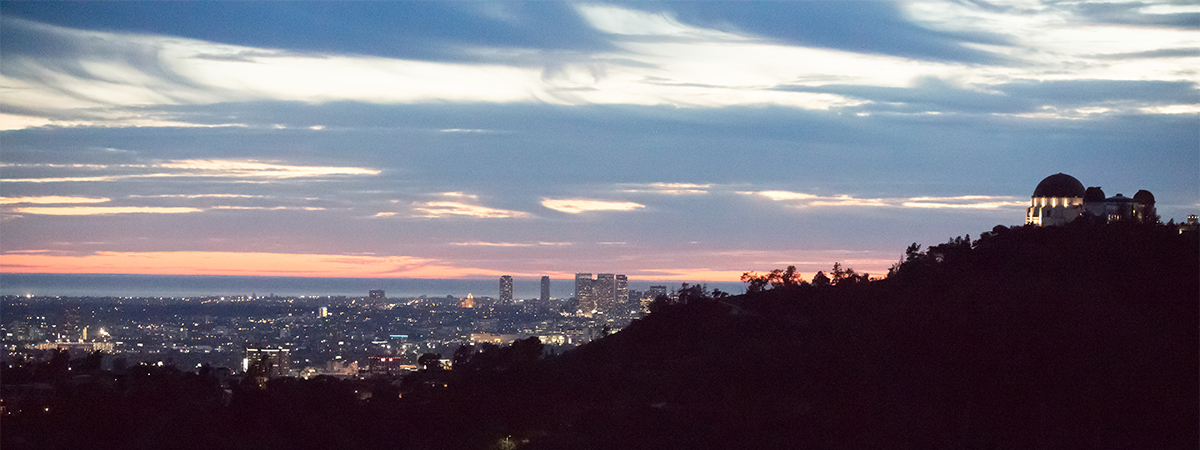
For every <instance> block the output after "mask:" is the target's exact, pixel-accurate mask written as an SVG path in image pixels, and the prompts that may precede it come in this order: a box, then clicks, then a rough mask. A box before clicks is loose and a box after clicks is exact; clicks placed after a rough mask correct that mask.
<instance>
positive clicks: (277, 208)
mask: <svg viewBox="0 0 1200 450" xmlns="http://www.w3.org/2000/svg"><path fill="white" fill-rule="evenodd" d="M212 209H235V210H263V211H283V210H296V211H325V208H321V207H316V206H213V207H212Z"/></svg>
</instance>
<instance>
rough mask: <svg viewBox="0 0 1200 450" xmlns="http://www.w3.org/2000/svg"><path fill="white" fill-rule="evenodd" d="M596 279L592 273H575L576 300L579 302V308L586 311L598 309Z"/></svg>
mask: <svg viewBox="0 0 1200 450" xmlns="http://www.w3.org/2000/svg"><path fill="white" fill-rule="evenodd" d="M594 281H595V280H593V279H592V274H590V273H577V274H575V300H576V301H577V302H579V309H580V310H581V311H583V312H585V313H590V312H592V311H595V310H596V291H595V288H594V286H593V285H594Z"/></svg>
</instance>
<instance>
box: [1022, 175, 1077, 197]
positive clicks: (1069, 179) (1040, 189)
mask: <svg viewBox="0 0 1200 450" xmlns="http://www.w3.org/2000/svg"><path fill="white" fill-rule="evenodd" d="M1085 193H1086V190H1085V189H1084V188H1083V183H1080V182H1079V180H1076V179H1075V177H1073V176H1070V175H1067V174H1065V173H1057V174H1054V175H1050V176H1048V177H1046V179H1044V180H1042V182H1041V183H1038V185H1037V189H1034V190H1033V196H1034V197H1035V198H1037V197H1083V196H1084V194H1085Z"/></svg>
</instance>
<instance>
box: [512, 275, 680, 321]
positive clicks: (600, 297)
mask: <svg viewBox="0 0 1200 450" xmlns="http://www.w3.org/2000/svg"><path fill="white" fill-rule="evenodd" d="M541 287H542V289H541V298H540V299H541V301H542V302H543V303H545V302H549V301H550V277H548V276H543V277H542V286H541ZM662 290H663V291H664V292H665V288H663V289H662ZM575 300H576V301H577V302H578V303H579V310H580V311H583V312H584V313H585V314H590V313H594V312H607V311H609V310H611V309H612V308H613V307H614V306H617V305H625V304H628V303H629V278H628V277H626V276H625V275H620V274H613V273H601V274H597V275H596V277H595V278H592V274H590V273H577V274H575ZM512 301H513V278H512V276H510V275H504V276H501V277H500V303H512Z"/></svg>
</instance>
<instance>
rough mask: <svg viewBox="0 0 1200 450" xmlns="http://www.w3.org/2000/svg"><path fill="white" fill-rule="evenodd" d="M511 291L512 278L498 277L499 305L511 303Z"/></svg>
mask: <svg viewBox="0 0 1200 450" xmlns="http://www.w3.org/2000/svg"><path fill="white" fill-rule="evenodd" d="M512 289H513V280H512V276H510V275H505V276H502V277H500V304H502V305H507V304H511V303H512V302H513V297H512Z"/></svg>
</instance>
